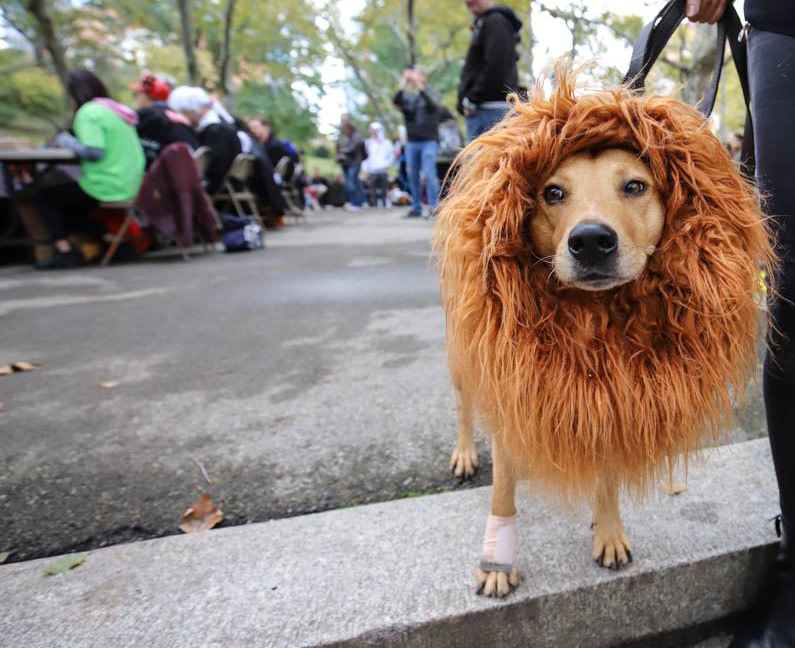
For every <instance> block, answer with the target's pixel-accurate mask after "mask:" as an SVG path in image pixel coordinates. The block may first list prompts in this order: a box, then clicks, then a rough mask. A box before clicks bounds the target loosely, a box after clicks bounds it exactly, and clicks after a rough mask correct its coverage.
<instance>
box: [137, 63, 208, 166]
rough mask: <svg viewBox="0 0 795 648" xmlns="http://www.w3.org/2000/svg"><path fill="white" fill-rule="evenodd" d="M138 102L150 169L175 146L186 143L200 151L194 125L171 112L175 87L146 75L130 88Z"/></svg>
mask: <svg viewBox="0 0 795 648" xmlns="http://www.w3.org/2000/svg"><path fill="white" fill-rule="evenodd" d="M130 89H131V90H134V91H135V98H136V100H137V102H138V137H139V138H140V140H141V145H142V146H143V147H144V154H145V156H146V167H147V168H149V166H150V165H151V164H152V162H154V161H155V160H156V159H157V156H158V155H160V152H161V151H162V150H163V149H164V148H166V147H167V146H168V145H169V144H173V143H174V142H185V143H186V144H187V145H188V146H190V147H191V148H194V149H195V148H198V146H199V140H198V137H197V136H196V133H195V132H194V130H193V128H192V127H191V125H190V122H189V121H188V120H187V119H185V117H183V116H182V115H180V114H179V113H176V112H173V111H171V110H169V109H168V104H167V103H166V102H167V101H168V97H169V95H170V94H171V86H169V84H168V83H166V82H165V81H163V80H162V79H158V78H157V77H156V76H154V75H152V74H145V75H144V76H142V77H141V79H140V80H139V81H138V82H137V83H133V84H132V85H130Z"/></svg>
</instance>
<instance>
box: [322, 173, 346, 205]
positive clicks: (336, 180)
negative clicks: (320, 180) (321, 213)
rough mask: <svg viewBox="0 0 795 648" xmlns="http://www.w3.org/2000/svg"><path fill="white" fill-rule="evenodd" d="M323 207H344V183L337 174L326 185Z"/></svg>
mask: <svg viewBox="0 0 795 648" xmlns="http://www.w3.org/2000/svg"><path fill="white" fill-rule="evenodd" d="M323 198H324V206H331V207H344V206H345V200H346V197H345V181H344V180H343V178H342V176H341V175H340V174H339V173H338V174H337V175H335V176H334V177H333V178H332V179H331V180H329V183H328V191H327V192H326V194H325V195H324V196H323Z"/></svg>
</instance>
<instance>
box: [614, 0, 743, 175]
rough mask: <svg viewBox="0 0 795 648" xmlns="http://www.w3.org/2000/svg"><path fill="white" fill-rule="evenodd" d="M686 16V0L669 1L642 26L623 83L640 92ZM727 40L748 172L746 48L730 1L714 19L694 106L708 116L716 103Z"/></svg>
mask: <svg viewBox="0 0 795 648" xmlns="http://www.w3.org/2000/svg"><path fill="white" fill-rule="evenodd" d="M684 18H685V0H669V2H668V3H667V4H666V5H665V6H664V7H663V8H662V9H661V10H660V12H659V13H658V14H657V15H656V16H655V17H654V19H653V20H652V21H651V22H649V23H648V24H646V25H644V26H643V29H642V30H641V32H640V35H639V36H638V38H637V40H636V41H635V46H634V47H633V50H632V57H631V59H630V62H629V70H627V74H626V76H625V77H624V85H626V86H627V87H629V88H630V89H632V90H638V91H641V92H642V91H643V90H644V88H645V84H646V75H648V73H649V71H650V70H651V68H652V66H653V65H654V63H655V62H656V61H657V59H658V58H659V56H660V54H661V53H662V51H663V49H664V48H665V46H666V45H667V43H668V41H669V40H670V39H671V36H673V34H674V32H675V31H676V28H677V27H678V26H679V24H680V23H681V22H682V20H684ZM727 39H728V41H729V48H730V50H731V54H732V58H733V59H734V65H735V67H736V68H737V75H738V77H739V78H740V86H741V88H742V91H743V99H744V100H745V107H746V120H745V135H744V137H743V149H742V153H741V158H742V162H743V164H744V165H745V167H746V169H747V170H749V172H750V173H753V168H754V144H753V124H752V122H751V109H750V106H751V93H750V89H749V85H748V49H747V45H746V39H745V38H744V33H743V27H742V23H741V22H740V17H739V16H738V15H737V11H736V10H735V9H734V7H733V6H732V5H731V4H729V5H728V6H727V7H726V11H725V12H724V14H723V16H722V17H721V19H720V20H719V21H718V22H717V47H716V51H715V62H714V67H713V70H712V78H711V79H710V84H709V88H708V89H707V92H706V94H705V95H704V97H703V98H702V99H701V100H700V101H699V102H698V104H697V105H696V108H697V109H698V110H699V111H700V112H701V114H703V115H704V117H705V118H707V117H709V116H710V114H711V113H712V109H713V108H714V106H715V100H716V98H717V95H718V85H719V84H720V75H721V70H722V69H723V63H724V51H725V50H726V40H727Z"/></svg>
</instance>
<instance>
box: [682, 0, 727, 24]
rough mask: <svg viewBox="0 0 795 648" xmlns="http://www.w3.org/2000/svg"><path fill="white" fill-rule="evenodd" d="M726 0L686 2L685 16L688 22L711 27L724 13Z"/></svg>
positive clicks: (693, 0) (690, 0)
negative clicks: (705, 24)
mask: <svg viewBox="0 0 795 648" xmlns="http://www.w3.org/2000/svg"><path fill="white" fill-rule="evenodd" d="M728 3H729V2H728V0H688V2H687V6H686V7H685V15H686V16H687V18H688V20H690V22H694V23H707V24H708V25H712V24H714V23H716V22H718V20H720V17H721V16H722V15H723V12H724V11H726V5H727V4H728Z"/></svg>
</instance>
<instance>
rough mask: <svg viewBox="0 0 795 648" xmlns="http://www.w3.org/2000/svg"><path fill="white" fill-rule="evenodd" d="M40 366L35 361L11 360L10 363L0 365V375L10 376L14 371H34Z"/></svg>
mask: <svg viewBox="0 0 795 648" xmlns="http://www.w3.org/2000/svg"><path fill="white" fill-rule="evenodd" d="M40 366H41V365H39V364H38V363H37V362H24V361H22V360H20V361H19V362H12V363H11V364H7V365H0V376H10V375H11V374H12V373H14V372H16V371H35V370H36V369H38V368H39V367H40Z"/></svg>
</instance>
